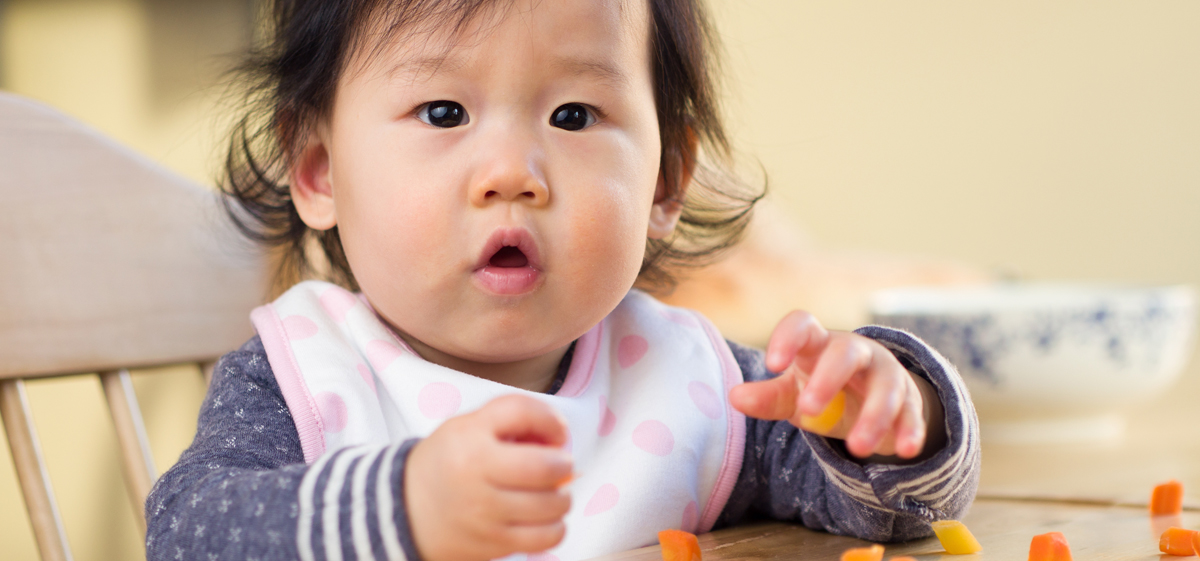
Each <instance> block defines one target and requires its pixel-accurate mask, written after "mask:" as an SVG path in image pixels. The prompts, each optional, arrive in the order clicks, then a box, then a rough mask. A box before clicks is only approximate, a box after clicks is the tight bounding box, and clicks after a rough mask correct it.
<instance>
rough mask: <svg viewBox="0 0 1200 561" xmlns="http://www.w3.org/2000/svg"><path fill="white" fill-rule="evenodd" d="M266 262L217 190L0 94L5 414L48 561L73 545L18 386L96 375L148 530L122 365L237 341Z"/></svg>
mask: <svg viewBox="0 0 1200 561" xmlns="http://www.w3.org/2000/svg"><path fill="white" fill-rule="evenodd" d="M265 263H266V260H265V258H264V256H263V254H262V253H261V252H259V251H258V250H257V249H255V248H254V247H252V245H251V244H250V243H249V242H247V241H245V240H244V239H242V238H241V237H240V236H239V235H238V234H237V232H236V231H234V230H233V229H232V227H231V226H230V225H229V224H228V223H227V221H226V220H225V219H224V217H223V216H222V211H221V209H220V205H219V201H218V198H217V196H216V195H215V194H214V193H213V192H211V191H209V190H206V189H204V188H203V187H200V186H197V185H195V184H193V183H191V182H189V181H187V180H184V179H182V178H180V177H179V176H177V175H175V174H173V173H171V172H168V171H166V170H165V169H163V168H161V167H160V166H158V165H155V164H154V163H152V162H150V161H148V160H147V159H145V158H143V157H141V156H139V155H138V154H135V153H133V152H132V151H130V150H127V149H125V148H123V147H121V146H118V145H117V144H115V143H114V142H112V141H110V140H108V139H106V138H104V137H103V136H102V135H100V134H99V133H97V132H95V131H93V130H91V129H89V128H87V127H85V126H83V125H81V124H79V123H77V122H74V121H73V120H71V119H69V118H67V117H65V116H63V115H61V114H59V113H58V112H56V111H54V110H52V109H49V108H47V107H44V106H42V105H39V104H37V103H34V102H32V101H29V100H27V99H23V98H19V97H16V96H13V95H8V94H3V93H0V413H2V414H3V420H4V426H5V430H6V431H7V434H8V440H9V445H10V448H11V449H12V453H13V459H14V463H15V464H16V467H17V473H18V476H19V477H20V479H21V487H22V492H23V493H24V496H25V502H26V506H27V508H28V510H29V512H30V519H31V523H32V526H33V528H34V534H35V538H36V540H37V542H38V548H39V550H40V551H41V554H42V558H43V559H47V560H49V559H69V558H70V551H69V549H68V548H67V545H66V539H65V534H64V533H63V530H62V523H61V521H60V520H59V517H58V515H57V510H56V507H55V505H54V499H53V492H52V490H51V488H50V482H49V479H48V478H47V477H46V469H45V463H44V461H42V459H41V454H40V450H39V447H38V443H37V437H36V431H35V430H34V427H33V424H32V417H31V416H30V411H29V405H28V400H27V398H26V396H25V387H24V382H23V381H24V380H25V379H29V378H37V377H46V376H64V375H99V376H101V378H102V381H103V386H104V389H105V394H106V396H107V398H108V401H109V406H110V409H111V411H112V415H113V420H114V423H115V428H116V430H117V433H118V439H119V441H120V442H121V447H122V452H123V454H122V456H123V460H124V464H125V466H124V468H125V474H126V478H127V480H128V483H129V485H128V487H129V489H130V494H131V499H132V500H133V503H134V506H135V510H136V515H137V517H138V520H139V521H141V522H142V524H143V528H144V524H145V522H144V520H142V514H141V512H142V511H141V505H142V503H143V502H144V500H145V497H146V494H147V493H148V491H149V488H150V484H151V483H152V481H153V478H154V477H155V474H154V469H153V466H152V465H151V463H150V460H149V457H150V456H149V454H148V450H147V448H146V441H145V435H144V430H143V429H142V426H141V418H140V414H139V413H138V409H137V402H136V397H135V396H134V394H133V391H132V385H131V384H130V383H129V377H128V372H127V371H126V370H125V369H128V368H135V367H148V366H160V365H166V364H178V363H184V362H197V363H202V364H203V363H209V362H211V361H213V360H215V358H217V357H219V356H220V355H221V354H223V353H225V352H228V351H229V350H231V349H233V348H236V347H237V345H239V344H240V343H242V342H243V341H245V340H246V339H247V338H248V337H249V336H250V335H251V326H250V323H249V319H248V314H249V311H250V309H251V308H252V307H254V306H255V305H257V304H259V303H261V302H262V301H263V300H264V298H265V297H266V296H267V290H268V287H267V275H266V274H265V271H266V266H265Z"/></svg>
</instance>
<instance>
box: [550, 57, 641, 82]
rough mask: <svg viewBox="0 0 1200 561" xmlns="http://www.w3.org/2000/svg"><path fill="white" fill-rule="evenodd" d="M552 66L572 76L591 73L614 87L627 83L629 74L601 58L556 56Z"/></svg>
mask: <svg viewBox="0 0 1200 561" xmlns="http://www.w3.org/2000/svg"><path fill="white" fill-rule="evenodd" d="M552 67H553V68H554V69H555V70H558V71H560V72H565V73H567V74H568V75H570V76H573V77H574V76H585V75H591V76H593V77H596V78H599V79H600V80H601V81H602V82H608V85H610V86H612V87H614V88H620V87H624V86H628V85H629V76H627V75H626V74H625V73H624V72H621V71H620V70H619V69H618V68H617V66H616V65H615V64H612V63H611V62H609V61H608V60H605V59H602V58H588V57H573V56H566V57H558V58H555V59H554V62H553V63H552Z"/></svg>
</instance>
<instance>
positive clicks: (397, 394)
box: [251, 281, 746, 561]
mask: <svg viewBox="0 0 1200 561" xmlns="http://www.w3.org/2000/svg"><path fill="white" fill-rule="evenodd" d="M251 319H252V320H253V322H254V326H255V328H256V329H257V330H258V334H259V336H260V337H261V338H262V342H263V346H264V347H265V348H266V351H267V358H268V360H269V362H270V363H271V369H272V370H273V371H274V373H275V378H276V379H277V380H278V382H279V387H280V389H281V390H282V392H283V397H284V400H285V401H286V402H287V405H288V409H289V410H290V411H291V414H292V418H293V420H294V421H295V423H296V429H297V431H298V432H299V433H300V443H301V446H302V447H303V449H304V459H305V462H307V463H309V464H311V463H312V462H313V461H314V460H316V459H317V458H318V457H319V456H321V455H322V454H324V453H325V452H326V451H330V450H335V449H337V448H341V447H344V446H352V445H360V444H380V445H382V444H389V443H394V442H399V441H402V440H405V439H408V438H414V437H425V436H428V435H429V434H430V433H431V432H433V431H434V430H435V429H436V428H437V427H438V426H439V425H441V423H442V422H443V421H445V420H446V419H448V418H450V417H453V416H456V415H461V414H464V413H468V412H471V411H474V410H476V409H478V408H479V407H481V406H483V405H484V404H485V403H487V402H489V401H491V400H493V399H495V398H497V397H500V396H502V395H507V394H513V393H523V394H525V395H528V396H531V397H534V398H536V399H540V400H542V401H544V402H546V403H549V404H550V405H552V406H553V407H555V408H556V409H557V410H558V411H560V412H561V413H562V414H563V415H564V416H565V417H566V419H567V423H568V426H569V429H570V439H569V441H568V443H567V445H566V446H567V449H568V450H569V451H570V452H571V454H572V456H573V457H574V461H575V473H577V474H578V478H577V479H575V480H574V481H572V482H571V484H570V489H571V493H572V504H571V510H570V512H569V513H568V514H567V516H566V525H567V534H566V537H565V538H564V539H563V541H562V543H560V544H559V545H558V546H557V547H555V548H554V549H552V550H550V551H548V552H545V553H541V554H532V555H529V556H528V558H529V560H530V561H534V560H538V561H543V560H553V559H561V560H564V561H566V560H572V559H585V558H589V557H594V556H598V555H603V554H606V553H612V552H615V551H622V550H626V549H631V548H635V547H642V546H646V545H650V544H653V543H655V542H656V541H657V532H658V531H659V530H663V529H667V528H677V529H683V530H686V531H690V532H705V531H708V530H709V529H711V528H712V526H713V524H714V523H715V522H716V519H717V516H718V515H719V514H720V513H721V510H722V509H723V508H724V507H725V502H726V500H727V499H728V498H729V493H730V492H731V491H732V490H733V485H734V483H735V482H736V481H737V477H738V472H739V471H740V470H741V464H742V455H743V452H744V447H745V429H746V421H745V418H744V417H743V416H742V415H741V414H740V413H738V412H737V411H736V410H734V409H733V408H732V407H730V406H729V403H728V399H727V396H728V394H729V390H730V389H731V388H732V387H733V386H734V385H737V384H739V383H741V382H742V375H741V370H740V369H739V368H738V366H737V363H736V362H735V360H734V358H733V354H732V353H731V352H730V350H729V346H728V345H727V344H726V343H725V340H724V339H723V338H722V337H721V336H720V334H719V333H718V332H717V330H716V329H715V328H714V327H713V326H712V325H711V324H710V323H709V322H708V321H707V320H706V319H704V318H703V317H702V316H700V315H699V314H697V313H695V312H692V311H689V310H683V309H679V308H672V307H669V306H666V305H664V304H662V303H660V302H658V301H657V300H655V299H653V298H651V297H650V296H647V295H646V294H644V293H642V292H639V291H637V290H633V291H630V292H629V294H628V295H627V296H626V297H625V299H624V300H622V301H621V303H620V304H619V305H618V306H617V308H616V309H615V310H613V312H612V313H611V314H609V316H608V317H606V318H605V319H604V320H603V321H601V322H600V323H599V324H598V325H596V327H594V328H592V329H591V330H590V331H588V332H587V333H586V334H584V335H583V336H582V337H580V338H579V340H578V341H577V342H576V345H575V352H574V356H573V358H572V360H571V366H570V370H569V371H568V373H567V376H566V379H565V381H564V382H563V385H562V389H560V390H559V391H558V393H556V394H554V395H547V394H542V393H537V392H530V391H526V390H522V389H518V388H513V387H510V386H506V385H503V384H499V383H496V382H492V381H489V380H485V379H482V378H478V377H475V376H472V375H470V374H465V373H462V372H458V371H456V370H451V369H449V368H445V367H442V366H439V365H436V364H433V363H431V362H428V361H426V360H424V359H422V358H421V357H420V356H418V355H417V354H416V353H415V352H413V350H412V349H411V348H410V347H409V346H408V345H407V344H405V343H404V342H403V341H402V340H401V339H400V338H399V337H397V336H396V335H395V334H394V333H393V332H392V331H391V329H390V328H388V326H387V325H385V324H384V323H383V322H382V321H381V320H380V319H379V318H378V316H376V314H375V313H374V311H373V310H372V309H371V308H370V306H368V305H367V304H366V302H365V300H364V299H362V298H360V297H357V296H355V295H354V294H351V293H350V292H348V291H346V290H344V289H342V288H340V287H337V286H335V285H332V284H329V283H324V282H317V281H308V282H304V283H300V284H298V285H296V286H294V287H292V288H291V289H290V290H288V291H287V292H286V293H285V294H283V295H282V296H280V297H279V299H277V300H275V302H273V303H271V304H268V305H266V306H262V307H260V308H258V309H256V310H254V312H253V313H252V314H251ZM514 557H515V558H516V559H520V558H522V557H525V556H523V555H521V556H514Z"/></svg>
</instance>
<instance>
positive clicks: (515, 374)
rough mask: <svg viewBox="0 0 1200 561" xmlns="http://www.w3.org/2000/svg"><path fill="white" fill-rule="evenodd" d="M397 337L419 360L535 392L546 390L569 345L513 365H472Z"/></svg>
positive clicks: (480, 363) (413, 339) (507, 363)
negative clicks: (422, 359) (418, 356)
mask: <svg viewBox="0 0 1200 561" xmlns="http://www.w3.org/2000/svg"><path fill="white" fill-rule="evenodd" d="M399 335H400V337H401V338H402V339H404V341H405V342H406V343H408V344H409V346H411V347H412V348H413V350H414V351H417V354H419V355H421V358H424V359H425V360H428V361H429V362H432V363H434V364H438V365H441V366H445V367H446V368H451V369H453V370H458V371H459V372H466V373H467V374H470V375H472V376H477V377H479V378H483V379H485V380H491V381H493V382H496V383H499V384H504V385H506V386H512V387H514V388H520V389H523V390H529V391H531V392H538V393H545V392H547V391H549V390H550V387H551V386H552V385H553V384H554V380H555V378H556V376H557V375H558V368H559V364H560V363H561V362H562V359H563V356H564V355H566V353H567V349H568V348H570V345H567V346H565V347H562V348H560V349H555V350H553V351H551V352H548V353H546V354H544V355H540V356H536V357H533V358H528V359H525V360H518V361H514V362H475V361H471V360H466V359H463V358H459V357H456V356H453V355H449V354H446V353H443V352H441V351H439V350H437V349H435V348H433V347H430V346H429V345H426V344H424V343H422V342H421V341H419V340H417V339H415V338H413V337H410V336H408V335H407V334H405V333H400V334H399Z"/></svg>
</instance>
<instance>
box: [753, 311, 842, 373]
mask: <svg viewBox="0 0 1200 561" xmlns="http://www.w3.org/2000/svg"><path fill="white" fill-rule="evenodd" d="M828 341H829V331H827V330H826V329H825V328H824V327H822V326H821V323H820V322H818V321H817V318H815V317H813V315H812V314H810V313H808V312H805V311H802V310H796V311H794V312H792V313H790V314H788V315H787V316H785V317H784V318H783V319H782V320H781V321H780V322H779V324H778V325H776V326H775V329H774V330H773V331H771V338H770V340H769V341H768V342H767V356H766V359H765V362H766V366H767V370H770V371H771V372H783V371H784V370H785V369H786V368H787V367H788V366H789V365H791V364H792V362H793V361H795V362H796V363H797V365H798V366H799V367H800V369H801V370H804V371H805V372H812V365H813V363H814V362H815V361H816V358H817V356H819V355H820V353H821V349H823V348H825V345H826V343H828Z"/></svg>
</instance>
